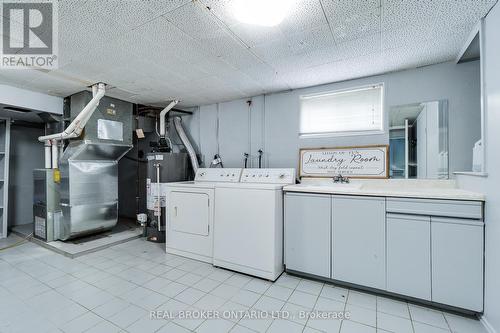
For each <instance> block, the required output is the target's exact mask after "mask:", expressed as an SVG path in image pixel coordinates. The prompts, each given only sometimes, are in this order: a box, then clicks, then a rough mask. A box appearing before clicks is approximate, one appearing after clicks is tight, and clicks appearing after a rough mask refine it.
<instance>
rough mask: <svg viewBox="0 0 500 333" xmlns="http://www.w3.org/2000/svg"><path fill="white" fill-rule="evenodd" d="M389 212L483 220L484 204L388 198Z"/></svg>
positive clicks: (477, 202) (478, 202)
mask: <svg viewBox="0 0 500 333" xmlns="http://www.w3.org/2000/svg"><path fill="white" fill-rule="evenodd" d="M387 212H388V213H398V214H416V215H431V216H446V217H459V218H469V219H482V218H483V204H482V202H480V201H460V200H436V199H407V198H387Z"/></svg>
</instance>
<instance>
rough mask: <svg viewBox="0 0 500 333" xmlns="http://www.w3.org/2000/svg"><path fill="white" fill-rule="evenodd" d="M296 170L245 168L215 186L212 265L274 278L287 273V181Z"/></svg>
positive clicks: (290, 179)
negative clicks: (238, 178) (237, 178)
mask: <svg viewBox="0 0 500 333" xmlns="http://www.w3.org/2000/svg"><path fill="white" fill-rule="evenodd" d="M294 183H295V169H243V173H242V176H241V181H240V182H239V183H219V184H217V185H216V187H215V201H216V203H217V204H216V206H215V223H214V253H213V256H214V258H213V264H214V265H215V266H220V267H224V268H228V269H231V270H235V271H238V272H242V273H246V274H249V275H254V276H257V277H261V278H264V279H268V280H272V281H274V280H276V279H277V278H278V277H279V276H280V274H281V273H282V272H283V186H285V185H289V184H294Z"/></svg>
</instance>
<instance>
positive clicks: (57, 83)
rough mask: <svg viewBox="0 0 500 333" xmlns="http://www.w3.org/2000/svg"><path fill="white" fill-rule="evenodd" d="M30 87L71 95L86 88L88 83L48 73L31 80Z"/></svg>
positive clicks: (52, 93) (46, 91) (53, 93)
mask: <svg viewBox="0 0 500 333" xmlns="http://www.w3.org/2000/svg"><path fill="white" fill-rule="evenodd" d="M30 87H31V88H34V89H36V90H38V91H41V92H43V93H46V94H49V95H55V96H69V95H72V94H74V93H77V92H79V91H82V90H85V89H86V88H87V85H85V84H83V83H82V82H78V81H73V80H67V79H64V78H60V77H57V76H55V75H51V73H47V74H45V75H44V76H43V77H41V78H38V79H36V80H33V81H31V82H30Z"/></svg>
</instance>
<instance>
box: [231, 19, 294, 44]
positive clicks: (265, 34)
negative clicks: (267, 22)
mask: <svg viewBox="0 0 500 333" xmlns="http://www.w3.org/2000/svg"><path fill="white" fill-rule="evenodd" d="M229 29H230V30H231V31H232V32H233V33H234V34H235V35H236V36H238V38H240V39H241V40H242V41H243V42H244V43H245V44H246V45H247V46H250V47H252V46H255V45H257V44H262V43H267V42H269V41H275V40H281V39H285V38H286V37H285V34H283V32H281V30H280V28H279V27H263V26H257V25H252V24H246V23H238V24H235V25H232V26H231V27H229Z"/></svg>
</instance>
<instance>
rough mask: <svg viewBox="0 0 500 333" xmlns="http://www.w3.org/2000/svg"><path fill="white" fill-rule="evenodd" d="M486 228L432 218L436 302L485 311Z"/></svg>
mask: <svg viewBox="0 0 500 333" xmlns="http://www.w3.org/2000/svg"><path fill="white" fill-rule="evenodd" d="M483 227H484V224H483V223H482V222H479V221H477V220H476V221H475V220H465V219H445V218H435V217H432V218H431V236H432V301H433V302H437V303H443V304H448V305H452V306H456V307H459V308H463V309H468V310H473V311H477V312H481V311H482V310H483V248H484V246H483V236H484V233H483Z"/></svg>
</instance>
